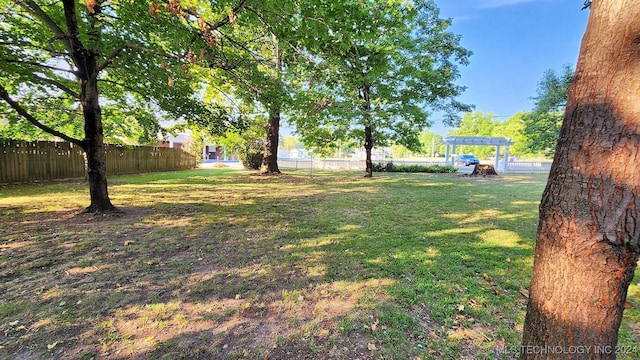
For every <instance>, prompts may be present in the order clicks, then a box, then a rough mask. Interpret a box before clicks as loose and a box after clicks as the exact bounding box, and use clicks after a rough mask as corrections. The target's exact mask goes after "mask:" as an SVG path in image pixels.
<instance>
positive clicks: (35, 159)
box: [0, 140, 199, 184]
mask: <svg viewBox="0 0 640 360" xmlns="http://www.w3.org/2000/svg"><path fill="white" fill-rule="evenodd" d="M105 153H106V157H107V174H108V175H121V174H135V173H143V172H154V171H171V170H187V169H194V168H196V167H197V166H198V161H199V158H198V157H196V156H194V155H191V154H188V153H186V152H185V151H183V150H181V149H171V148H158V147H154V146H122V145H109V144H105ZM84 176H85V154H84V151H83V150H82V149H81V148H80V147H79V146H77V145H74V144H72V143H68V142H54V141H33V142H26V141H16V140H11V141H6V142H0V183H3V184H6V183H17V182H29V181H36V180H54V179H69V178H81V177H84Z"/></svg>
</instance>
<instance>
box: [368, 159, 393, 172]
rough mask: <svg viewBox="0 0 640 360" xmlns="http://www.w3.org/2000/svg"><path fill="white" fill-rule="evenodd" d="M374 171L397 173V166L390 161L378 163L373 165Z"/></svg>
mask: <svg viewBox="0 0 640 360" xmlns="http://www.w3.org/2000/svg"><path fill="white" fill-rule="evenodd" d="M373 171H375V172H393V171H395V166H394V165H393V162H391V161H389V162H387V163H386V164H385V163H377V164H373Z"/></svg>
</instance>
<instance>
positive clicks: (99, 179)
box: [82, 77, 116, 213]
mask: <svg viewBox="0 0 640 360" xmlns="http://www.w3.org/2000/svg"><path fill="white" fill-rule="evenodd" d="M82 95H84V96H83V99H82V107H83V109H82V110H83V113H84V133H85V138H84V140H83V141H82V147H83V149H84V151H85V152H86V154H87V178H88V181H89V195H90V197H91V205H89V207H87V208H86V209H85V212H88V213H109V212H115V211H116V208H115V207H114V206H113V205H112V204H111V200H110V199H109V192H108V191H107V157H106V153H105V148H104V135H103V130H102V111H101V109H100V104H99V102H98V86H97V80H96V79H95V78H93V77H92V78H90V79H89V80H88V81H87V82H86V84H83V89H82Z"/></svg>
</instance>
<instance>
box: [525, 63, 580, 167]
mask: <svg viewBox="0 0 640 360" xmlns="http://www.w3.org/2000/svg"><path fill="white" fill-rule="evenodd" d="M572 80H573V69H572V68H571V67H570V66H565V67H564V68H562V70H560V71H556V70H553V69H549V70H547V71H545V73H544V74H543V76H542V79H541V80H540V82H539V83H538V89H537V94H536V96H535V97H534V98H533V99H534V100H535V107H534V109H533V111H531V112H530V113H528V114H526V115H525V117H524V118H523V121H524V123H525V127H524V129H523V133H524V135H525V140H526V145H527V147H528V148H529V150H530V152H532V153H543V154H544V155H546V156H552V155H553V154H554V152H555V148H556V142H557V141H558V135H559V133H560V126H561V125H562V117H563V115H564V108H565V106H566V105H567V93H568V91H569V86H571V82H572Z"/></svg>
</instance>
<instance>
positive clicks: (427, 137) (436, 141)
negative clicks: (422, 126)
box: [420, 130, 444, 156]
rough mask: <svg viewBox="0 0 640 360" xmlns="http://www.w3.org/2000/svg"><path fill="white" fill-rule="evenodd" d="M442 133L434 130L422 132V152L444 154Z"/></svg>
mask: <svg viewBox="0 0 640 360" xmlns="http://www.w3.org/2000/svg"><path fill="white" fill-rule="evenodd" d="M443 144H444V142H443V140H442V135H440V134H436V133H434V132H433V131H429V130H424V131H423V132H421V133H420V145H421V146H422V153H423V154H427V155H429V156H434V155H435V154H442V153H443V152H442V148H443Z"/></svg>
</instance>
